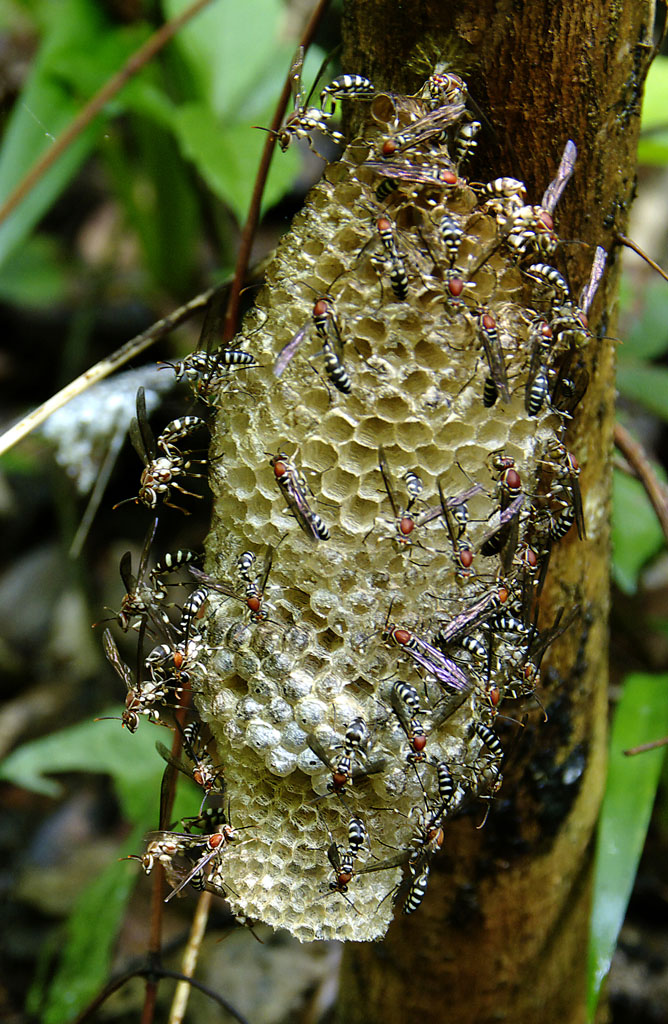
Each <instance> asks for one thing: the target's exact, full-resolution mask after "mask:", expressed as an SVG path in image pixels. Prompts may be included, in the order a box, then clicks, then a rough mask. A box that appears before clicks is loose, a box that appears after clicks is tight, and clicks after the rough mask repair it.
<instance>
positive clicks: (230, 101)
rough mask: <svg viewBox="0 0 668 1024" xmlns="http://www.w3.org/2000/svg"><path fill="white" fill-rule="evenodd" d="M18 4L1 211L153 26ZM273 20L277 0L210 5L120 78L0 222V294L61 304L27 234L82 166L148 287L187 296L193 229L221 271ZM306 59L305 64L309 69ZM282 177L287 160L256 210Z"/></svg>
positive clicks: (269, 72) (287, 175)
mask: <svg viewBox="0 0 668 1024" xmlns="http://www.w3.org/2000/svg"><path fill="white" fill-rule="evenodd" d="M20 6H21V7H22V8H23V9H24V10H25V12H26V13H29V14H30V15H31V17H32V19H33V27H34V29H35V31H37V32H38V33H39V45H38V50H37V53H36V55H35V58H34V60H33V63H32V66H31V69H30V72H29V74H28V77H27V80H26V82H25V85H24V88H23V90H22V92H21V96H20V98H19V100H18V102H16V104H15V105H14V108H13V110H12V112H11V115H10V117H9V119H8V121H7V124H6V125H5V130H4V138H3V145H2V149H1V150H0V197H2V199H3V200H4V199H6V198H7V196H8V195H9V194H10V193H11V191H12V189H13V188H14V187H15V186H16V185H17V184H18V183H19V182H20V181H21V180H22V179H23V177H24V175H25V174H26V173H27V172H28V171H29V170H30V168H31V167H32V166H33V164H34V163H35V161H36V160H37V159H38V158H40V157H42V156H43V154H44V153H45V152H46V151H47V150H48V149H49V148H50V146H51V145H52V143H53V140H54V139H56V138H58V136H59V135H60V134H61V132H63V130H64V129H65V128H66V127H67V126H68V125H69V124H70V123H71V121H72V119H73V118H74V116H75V115H76V114H77V113H78V112H79V111H80V110H81V109H82V107H83V106H84V105H85V104H86V103H87V102H88V101H89V100H90V99H91V97H92V96H94V94H95V93H96V92H97V91H98V90H99V89H100V88H101V86H102V85H104V84H105V83H106V82H107V81H108V80H109V79H110V78H111V77H112V75H114V74H115V73H116V72H117V71H118V70H119V69H120V68H122V67H123V65H124V64H125V62H126V61H127V59H128V58H129V57H130V55H131V54H133V53H134V52H135V51H136V50H137V49H138V47H139V46H140V45H141V44H142V43H143V42H145V40H146V39H147V38H149V36H150V35H151V33H152V31H153V29H154V27H155V26H151V25H149V24H147V23H143V22H140V23H135V24H133V25H118V24H113V23H112V22H111V21H110V20H109V19H108V18H106V17H105V14H104V11H103V8H102V5H101V4H99V3H97V2H96V0H34V2H31V3H25V4H22V5H20ZM187 6H188V3H186V0H169V2H167V0H166V2H165V3H164V4H163V9H164V15H165V17H166V18H169V17H173V16H174V15H176V14H178V13H180V12H181V11H182V10H183V9H184V8H186V7H187ZM282 17H283V7H282V4H281V2H280V0H245V2H244V3H243V4H235V3H232V2H231V0H213V2H212V3H211V5H210V6H209V7H207V8H206V9H205V10H204V11H203V12H202V13H200V14H199V15H197V16H196V17H195V18H194V19H193V20H192V22H190V23H189V24H188V25H187V26H186V27H185V28H184V29H183V30H182V31H181V32H180V33H178V34H177V36H176V37H175V38H174V40H173V41H172V42H171V43H170V45H169V46H168V47H167V48H166V49H165V50H164V51H163V52H161V53H160V54H159V55H158V57H157V58H156V59H154V60H153V61H152V62H151V63H150V64H148V65H147V66H145V67H144V68H142V70H141V71H140V72H139V73H138V74H137V75H135V76H134V77H132V78H131V79H130V80H129V81H128V83H127V84H126V85H125V86H124V87H123V88H122V90H121V91H120V92H119V93H118V94H117V95H116V96H115V97H114V98H113V99H112V100H111V101H110V102H109V103H108V104H107V106H106V107H105V109H104V111H103V113H102V115H100V116H99V117H97V118H96V119H95V120H94V121H93V123H92V124H90V125H89V126H88V127H87V128H86V129H85V130H84V131H83V132H82V133H81V134H80V135H78V136H77V137H76V138H75V139H74V141H73V142H72V143H71V144H70V145H69V146H68V147H67V149H66V150H65V152H64V153H63V154H62V155H61V156H60V157H59V158H58V160H57V161H56V163H55V164H54V165H53V166H52V167H51V168H50V169H49V170H48V171H47V172H46V173H45V174H44V176H43V177H42V178H41V179H40V180H39V181H38V182H37V184H36V185H35V187H34V188H33V189H32V190H30V191H29V192H28V194H27V195H26V196H25V197H24V198H23V199H22V201H21V202H20V203H19V204H18V205H17V206H16V207H15V209H14V210H13V212H12V213H11V214H10V215H9V217H8V218H7V219H6V220H5V221H4V223H2V224H0V296H2V297H3V298H4V299H5V300H6V301H8V300H9V301H13V302H16V303H17V304H20V303H29V304H36V303H44V304H46V303H50V302H53V301H54V298H56V297H58V293H59V291H60V293H61V294H62V293H64V289H65V284H66V278H65V276H64V275H63V273H62V263H61V262H60V261H59V259H58V253H57V250H55V249H54V248H53V247H49V246H48V245H45V244H40V245H39V246H36V245H35V244H34V237H33V232H34V231H35V230H36V228H37V226H38V224H39V221H40V219H41V218H42V217H43V215H44V214H45V213H46V212H47V211H48V210H49V209H51V207H52V206H53V204H54V203H55V202H56V200H57V199H58V198H59V196H60V195H61V194H62V193H63V191H64V189H65V188H66V187H67V186H68V185H70V184H71V183H72V182H73V180H74V179H75V177H76V175H77V173H78V172H79V170H80V168H81V165H82V164H83V162H84V161H85V160H87V159H90V158H95V159H97V160H98V161H100V164H101V166H102V167H103V168H104V171H105V174H106V179H107V186H108V188H109V190H110V193H111V194H112V195H113V196H114V197H115V199H116V200H117V202H119V203H120V204H121V205H122V208H123V212H124V216H125V222H126V228H127V230H129V231H132V232H133V233H134V234H135V236H136V237H137V239H138V240H139V242H140V244H141V247H142V251H143V256H144V265H145V269H146V272H147V273H148V275H149V277H150V279H151V281H152V282H153V284H154V285H155V286H157V287H161V288H165V289H167V290H169V291H170V292H171V293H176V294H177V295H184V296H187V295H188V292H189V287H190V285H191V282H192V280H193V276H194V274H195V272H196V270H197V269H198V239H199V238H201V237H202V235H203V233H204V229H205V227H206V229H207V230H208V231H211V230H212V229H213V230H214V231H215V230H216V228H217V229H218V240H219V248H220V252H221V262H223V263H224V262H225V260H227V261H230V260H231V254H229V253H228V252H226V242H227V237H228V235H229V230H228V229H227V227H226V217H227V218H228V219H229V218H232V219H233V220H236V221H237V222H239V223H241V222H243V220H244V219H245V216H246V213H247V209H248V204H249V201H250V196H251V192H252V187H253V180H254V175H255V171H256V168H257V164H258V160H259V156H260V152H261V149H262V147H263V145H264V141H265V136H264V133H263V132H261V131H258V130H257V129H254V128H253V127H252V125H253V124H254V123H255V124H260V125H263V124H268V123H269V121H270V119H271V116H272V115H273V109H274V106H275V103H276V97H277V95H278V93H279V92H280V88H281V86H282V83H283V81H284V80H285V75H286V69H287V68H288V67H289V64H290V60H291V57H292V53H293V50H294V44H293V42H292V41H289V40H283V39H281V38H280V29H281V22H282ZM317 61H318V55H317V54H315V55H311V56H310V60H309V65H308V66H309V69H310V68H311V67H312V66H313V65H314V64H315V63H317ZM309 73H310V71H309ZM296 169H297V155H296V153H295V152H294V151H289V152H288V153H286V154H284V155H283V154H281V159H280V160H275V161H273V164H272V168H271V172H270V175H269V179H268V182H267V188H266V190H265V194H264V208H265V209H266V208H267V207H268V206H270V205H272V204H274V203H276V202H277V200H278V199H280V198H281V196H282V195H284V194H285V192H286V191H287V190H288V189H289V187H290V185H291V182H292V181H293V180H294V177H295V174H296ZM200 182H203V183H204V184H205V185H206V188H207V190H208V192H209V193H210V197H209V199H208V200H207V202H208V203H210V202H211V197H213V200H214V201H217V202H218V204H219V207H220V212H219V214H218V216H217V217H214V218H210V219H207V221H206V224H205V222H204V220H203V217H204V215H205V212H206V203H205V202H204V198H203V196H202V195H201V194H200V193H201V188H200ZM37 237H38V238H39V233H38V236H37ZM28 242H31V243H32V246H31V248H32V255H31V259H30V262H29V264H28V265H27V266H26V267H25V269H26V272H27V274H28V276H27V277H25V278H24V276H23V275H22V274H21V273H20V272H19V271H20V267H21V264H22V263H23V264H24V265H25V264H26V262H27V260H26V256H25V253H22V252H21V249H22V247H23V246H25V245H26V243H28ZM40 242H42V243H43V239H40ZM16 260H18V267H17V265H16V262H15V261H16ZM10 261H11V262H10ZM59 271H60V272H59Z"/></svg>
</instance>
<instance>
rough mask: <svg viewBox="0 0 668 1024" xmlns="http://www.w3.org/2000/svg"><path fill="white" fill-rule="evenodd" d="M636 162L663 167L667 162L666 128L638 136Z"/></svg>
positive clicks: (667, 135)
mask: <svg viewBox="0 0 668 1024" xmlns="http://www.w3.org/2000/svg"><path fill="white" fill-rule="evenodd" d="M638 163H639V164H643V165H645V166H651V167H654V166H658V167H665V165H666V164H668V130H666V131H662V132H652V134H651V135H646V136H645V138H643V137H642V136H641V137H640V140H639V142H638Z"/></svg>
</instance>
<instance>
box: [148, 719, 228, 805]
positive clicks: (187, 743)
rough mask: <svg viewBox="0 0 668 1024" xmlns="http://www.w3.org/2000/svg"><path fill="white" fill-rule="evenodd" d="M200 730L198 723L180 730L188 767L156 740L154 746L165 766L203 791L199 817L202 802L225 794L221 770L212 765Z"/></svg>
mask: <svg viewBox="0 0 668 1024" xmlns="http://www.w3.org/2000/svg"><path fill="white" fill-rule="evenodd" d="M201 728H202V727H201V723H200V722H193V723H191V724H190V725H187V726H186V727H185V729H182V730H181V732H182V737H183V749H184V751H185V753H186V756H187V757H188V760H189V761H190V765H188V764H186V762H185V761H182V760H180V759H177V758H175V757H173V756H172V753H171V751H170V750H169V749H168V748H167V747H166V746H165V744H164V743H161V742H160V741H159V740H158V741H157V742H156V744H155V748H156V750H157V751H158V753H159V754H160V756H161V757H162V758H163V760H164V761H166V762H167V764H169V765H171V766H172V767H173V768H176V769H177V770H178V771H180V772H181V773H182V774H183V775H185V776H186V778H189V779H192V780H193V781H194V782H195V783H196V785H198V786H199V787H200V788H201V789H203V790H204V798H203V800H202V804H201V806H200V809H199V814H200V815H201V814H202V808H203V807H204V802H205V801H206V799H207V797H208V796H209V794H210V793H224V792H225V783H224V781H223V774H224V772H223V768H222V767H221V766H220V765H216V764H214V761H213V758H212V757H211V755H210V754H209V752H208V750H207V748H206V743H204V742H203V740H202V735H201Z"/></svg>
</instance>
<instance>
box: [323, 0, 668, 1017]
mask: <svg viewBox="0 0 668 1024" xmlns="http://www.w3.org/2000/svg"><path fill="white" fill-rule="evenodd" d="M654 13H655V12H654V5H653V4H652V3H649V2H640V0H606V2H599V3H595V4H590V3H586V2H575V3H568V2H565V0H562V2H550V0H541V2H538V3H518V2H515V3H512V2H509V0H508V2H493V0H460V2H458V3H457V4H444V3H442V2H441V0H435V2H429V0H415V2H413V3H410V4H409V3H399V2H397V0H347V3H346V4H345V7H344V47H345V49H344V67H345V68H346V69H347V70H352V71H356V72H359V73H361V74H365V75H368V76H369V77H370V78H371V79H372V80H373V81H374V84H375V85H376V87H377V88H382V89H385V90H388V91H392V90H394V91H399V90H406V91H408V92H411V91H415V90H416V89H417V88H418V87H419V86H420V85H421V83H422V82H423V81H424V78H425V74H424V72H423V71H418V72H415V71H413V70H411V67H410V60H411V55H414V54H415V52H416V48H421V49H422V50H423V51H424V52H426V53H428V54H430V55H432V56H433V63H435V62H436V60H438V59H439V56H438V55H439V52H440V53H443V54H445V55H446V58H449V63H450V70H452V71H456V72H458V73H460V74H462V76H463V77H465V78H466V80H467V82H468V84H469V89H470V94H471V95H472V97H473V99H474V101H475V103H476V104H477V106H478V107H479V108H480V110H481V111H482V112H483V113H484V114H485V115H486V116H487V117H488V118H489V121H490V123H491V126H492V127H493V132H494V134H492V132H491V130H490V128H489V127H486V128H485V129H484V139H483V141H482V142H481V143H480V146H479V156H478V158H477V161H475V162H474V163H473V169H472V170H471V172H470V175H469V176H470V178H471V179H476V178H477V179H478V180H480V181H488V180H491V179H493V178H495V177H499V176H501V175H510V176H512V177H517V178H519V179H521V180H523V181H525V182H526V185H527V192H528V195H529V201H530V202H540V197H541V195H542V193H543V191H544V189H545V187H546V185H547V183H548V182H549V181H550V180H551V178H552V177H553V176H554V171H555V169H556V167H557V165H558V162H559V158H560V155H561V152H562V150H563V147H564V144H565V142H566V140H567V139H569V138H570V139H573V140H574V141H575V143H576V145H577V147H578V161H577V167H576V170H575V174H574V176H573V178H572V180H571V182H570V183H569V185H568V187H567V188H566V191H565V194H564V196H563V198H562V200H561V201H560V204H559V207H558V209H557V230H558V233H559V236H560V238H561V239H562V240H563V244H562V246H561V247H560V251H559V253H558V255H557V258H556V261H555V263H556V266H558V267H559V268H560V269H561V270H562V272H564V273H565V274H566V275H567V277H568V279H569V280H570V281H571V283H572V285H573V290H574V293H575V294H577V291H578V290H579V287H580V286H581V284H582V283H584V282H585V281H586V279H587V276H588V272H589V267H590V265H591V259H592V253H593V248H594V246H596V245H602V246H604V247H605V249H606V251H607V252H608V270H607V272H606V275H605V278H604V281H603V283H602V285H601V287H600V289H599V292H598V295H597V298H596V300H595V303H594V306H593V309H592V311H591V315H590V326H591V327H592V328H593V330H594V332H595V333H596V334H597V335H598V338H599V340H598V341H595V342H594V343H592V345H591V346H590V352H589V356H590V359H591V365H590V372H591V383H590V386H589V389H588V391H587V393H586V395H585V398H584V400H583V402H582V404H581V405H580V406H579V408H578V411H577V414H576V417H575V422H574V424H573V425H572V426H571V428H570V429H569V431H568V433H567V435H566V438H565V440H566V443H567V444H568V446H569V448H571V449H573V450H575V451H577V453H578V458H579V459H580V461H581V462H582V463H583V471H582V476H581V487H582V491H583V498H584V501H585V509H586V513H587V525H588V530H589V538H588V539H587V540H584V541H579V540H578V539H577V535H576V533H575V531H574V530H573V531H571V533H570V535H569V537H568V538H567V539H566V541H565V542H563V543H561V544H559V545H558V548H557V549H556V550H555V552H554V554H553V558H552V561H551V565H550V576H549V580H548V585H547V588H546V593H545V594H544V596H543V599H542V601H541V616H544V618H545V622H549V621H551V618H552V617H553V616H554V614H555V611H556V610H557V609H558V608H561V607H565V608H566V609H567V611H570V609H571V608H572V607H574V606H575V607H577V608H578V609H579V614H578V617H577V619H576V622H575V623H574V625H573V627H572V628H571V629H570V630H569V631H568V632H567V633H566V634H565V635H564V636H563V637H562V638H560V640H559V641H558V642H557V644H555V645H554V646H553V647H552V648H551V649H550V650H549V652H548V655H547V656H546V658H545V660H544V668H543V682H542V689H541V691H540V697H541V700H542V702H543V704H544V705H545V708H546V710H547V714H548V716H549V717H548V721H547V722H544V721H543V715H542V712H540V711H535V710H532V709H529V711H530V714H529V717H528V720H527V723H526V727H525V728H524V729H521V728H520V727H519V726H518V725H517V724H516V723H513V722H512V721H507V722H504V723H501V724H500V727H499V729H498V731H499V734H500V736H501V739H502V742H503V744H504V747H505V748H506V749H507V750H509V751H510V755H509V758H508V764H507V770H506V772H505V782H504V785H503V788H502V789H501V791H500V793H499V794H498V796H497V797H496V798H495V800H494V801H493V802H492V803H491V806H490V807H489V808H488V811H489V813H488V817H487V821H486V823H485V825H484V828H481V829H476V828H474V827H472V826H473V825H475V824H478V821H482V820H483V818H484V815H485V812H486V810H487V808H485V806H484V805H483V803H482V802H479V803H478V805H477V806H476V807H475V808H474V809H473V810H472V812H471V815H472V816H473V818H472V817H471V815H469V816H468V817H467V818H462V819H460V820H459V821H455V822H453V823H450V824H449V826H448V828H447V831H446V842H445V847H444V850H443V852H442V854H440V855H439V856H438V857H435V858H434V862H433V865H432V872H431V879H430V884H429V893H428V897H427V899H425V902H424V904H423V906H422V907H421V908H420V911H419V912H418V913H416V914H414V915H413V916H412V917H401V918H399V919H397V920H396V921H395V922H394V924H393V925H392V927H391V929H390V932H389V935H388V936H387V938H386V939H385V941H383V942H382V943H377V944H361V943H360V944H354V943H351V944H348V945H347V946H346V949H345V951H344V967H343V974H342V978H341V995H340V1005H339V1019H340V1020H341V1021H345V1022H346V1024H354V1022H356V1021H364V1022H365V1024H374V1022H376V1021H382V1022H383V1024H395V1022H405V1021H407V1020H412V1019H425V1020H429V1021H430V1024H438V1022H440V1021H447V1022H448V1024H486V1022H492V1021H499V1020H512V1021H513V1022H514V1024H533V1022H536V1021H539V1020H540V1021H541V1024H550V1022H552V1021H555V1022H556V1021H559V1024H580V1022H583V1021H584V1020H585V998H584V994H585V972H586V962H587V942H588V926H589V910H590V882H591V868H592V857H593V846H594V829H595V823H596V818H597V814H598V809H599V805H600V800H601V796H602V791H603V785H604V778H605V739H606V710H607V701H606V686H607V615H608V602H609V586H608V577H609V530H608V526H607V520H608V499H609V489H610V488H609V485H610V456H611V451H612V428H613V417H614V350H615V344H616V342H615V341H614V340H613V339H612V338H611V337H610V335H611V334H612V333H613V329H612V328H611V320H613V314H612V310H613V306H614V300H615V294H616V287H617V283H618V258H617V251H616V250H615V248H614V236H615V233H616V232H624V231H625V227H626V223H627V218H628V211H629V206H630V203H631V200H632V198H633V193H634V187H635V165H636V145H637V136H638V130H639V114H640V104H641V99H642V90H643V84H644V79H645V76H646V73H647V69H648V67H649V63H650V61H651V58H652V56H653V48H652V47H653V29H654ZM513 748H514V749H513ZM511 763H512V766H511ZM476 818H477V820H476Z"/></svg>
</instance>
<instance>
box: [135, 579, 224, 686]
mask: <svg viewBox="0 0 668 1024" xmlns="http://www.w3.org/2000/svg"><path fill="white" fill-rule="evenodd" d="M208 598H209V592H208V589H207V588H206V587H200V588H198V589H197V590H194V591H193V592H192V594H190V596H189V597H188V599H187V600H186V602H185V604H184V606H183V611H182V614H181V620H180V622H179V625H178V626H177V627H176V629H174V628H173V627H172V630H170V632H173V634H174V635H173V637H171V638H170V641H169V642H168V643H163V644H159V645H158V646H157V647H154V648H153V650H152V651H151V652H150V654H149V655H148V656H147V658H146V661H145V664H146V667H147V669H148V670H149V672H150V674H151V678H152V679H153V681H154V682H156V681H160V680H174V682H175V683H176V684H177V689H180V687H181V686H183V685H185V684H186V683H188V682H189V680H190V673H191V672H192V670H193V669H194V668H196V667H201V666H202V662H201V661H200V657H201V656H203V655H204V654H205V653H208V651H209V648H208V646H207V644H206V643H205V641H204V638H203V637H202V636H201V635H200V634H199V633H198V632H197V631H196V630H195V628H194V625H195V622H196V621H197V620H198V619H199V618H201V616H202V614H203V612H204V608H205V606H206V603H207V601H208Z"/></svg>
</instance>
